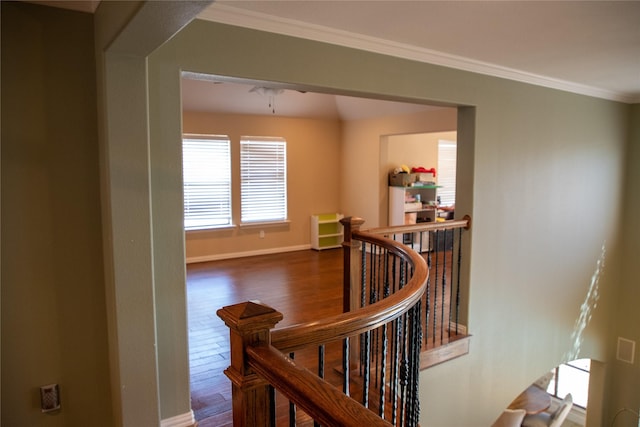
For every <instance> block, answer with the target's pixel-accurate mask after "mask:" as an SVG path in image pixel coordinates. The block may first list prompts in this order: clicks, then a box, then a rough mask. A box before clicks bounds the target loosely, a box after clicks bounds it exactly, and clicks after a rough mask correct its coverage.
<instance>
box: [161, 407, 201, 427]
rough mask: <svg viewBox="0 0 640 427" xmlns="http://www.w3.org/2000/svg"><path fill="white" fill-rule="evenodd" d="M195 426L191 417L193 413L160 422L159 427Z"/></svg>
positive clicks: (194, 421) (193, 418) (194, 420)
mask: <svg viewBox="0 0 640 427" xmlns="http://www.w3.org/2000/svg"><path fill="white" fill-rule="evenodd" d="M195 424H196V419H195V417H194V416H193V411H189V412H187V413H186V414H181V415H176V416H175V417H171V418H167V419H164V420H162V421H160V427H193V426H194V425H195Z"/></svg>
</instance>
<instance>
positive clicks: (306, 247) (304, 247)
mask: <svg viewBox="0 0 640 427" xmlns="http://www.w3.org/2000/svg"><path fill="white" fill-rule="evenodd" d="M309 249H311V244H306V245H298V246H287V247H284V248H270V249H259V250H255V251H246V252H229V253H224V254H215V255H204V256H198V257H187V260H186V261H187V264H194V263H197V262H208V261H219V260H222V259H231V258H243V257H249V256H256V255H270V254H279V253H283V252H295V251H304V250H309Z"/></svg>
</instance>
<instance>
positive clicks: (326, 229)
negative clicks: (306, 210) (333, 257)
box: [311, 213, 344, 251]
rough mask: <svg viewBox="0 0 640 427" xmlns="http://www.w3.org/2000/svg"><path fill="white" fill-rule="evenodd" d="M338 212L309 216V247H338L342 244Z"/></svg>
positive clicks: (320, 248)
mask: <svg viewBox="0 0 640 427" xmlns="http://www.w3.org/2000/svg"><path fill="white" fill-rule="evenodd" d="M343 217H344V215H342V214H339V213H328V214H318V215H312V216H311V247H312V248H313V249H315V250H318V251H320V250H322V249H330V248H339V247H341V246H342V240H343V237H344V236H343V233H344V231H343V229H342V224H341V223H340V220H341V219H342V218H343Z"/></svg>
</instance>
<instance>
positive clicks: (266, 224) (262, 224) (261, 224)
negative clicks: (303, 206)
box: [239, 219, 291, 228]
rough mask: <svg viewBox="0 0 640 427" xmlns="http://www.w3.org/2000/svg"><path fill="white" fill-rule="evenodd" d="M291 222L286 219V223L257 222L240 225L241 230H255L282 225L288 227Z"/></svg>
mask: <svg viewBox="0 0 640 427" xmlns="http://www.w3.org/2000/svg"><path fill="white" fill-rule="evenodd" d="M290 223H291V221H289V220H288V219H285V220H284V221H256V222H245V223H240V225H239V227H240V228H255V227H278V226H281V225H288V224H290Z"/></svg>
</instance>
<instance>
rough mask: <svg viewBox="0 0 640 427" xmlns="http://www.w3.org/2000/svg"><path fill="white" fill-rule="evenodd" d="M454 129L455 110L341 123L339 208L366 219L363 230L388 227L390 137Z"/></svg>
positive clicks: (455, 124)
mask: <svg viewBox="0 0 640 427" xmlns="http://www.w3.org/2000/svg"><path fill="white" fill-rule="evenodd" d="M456 127H457V111H456V109H455V108H443V109H439V110H434V111H429V112H422V113H414V114H407V115H403V116H397V117H382V118H373V119H362V120H353V121H348V122H345V123H344V126H343V144H342V147H341V149H342V155H341V162H342V176H343V178H344V181H345V183H346V186H345V188H343V190H342V192H341V198H342V206H344V207H345V211H346V212H350V214H351V215H353V216H358V217H361V218H364V219H365V221H366V222H365V227H378V226H386V225H387V215H388V212H387V211H388V197H389V196H388V193H389V191H388V188H387V187H388V175H387V174H388V173H389V168H388V160H387V159H386V156H387V151H388V147H387V146H388V142H387V139H388V137H389V136H392V135H404V134H415V133H430V132H443V131H452V130H455V129H456Z"/></svg>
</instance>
